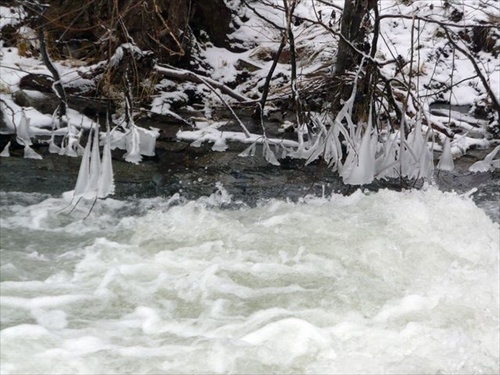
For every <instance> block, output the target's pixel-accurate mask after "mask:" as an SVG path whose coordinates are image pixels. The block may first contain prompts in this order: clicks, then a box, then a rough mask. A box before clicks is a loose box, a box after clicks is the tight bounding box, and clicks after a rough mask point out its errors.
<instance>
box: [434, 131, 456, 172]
mask: <svg viewBox="0 0 500 375" xmlns="http://www.w3.org/2000/svg"><path fill="white" fill-rule="evenodd" d="M436 168H437V169H440V170H442V171H452V170H453V169H454V168H455V163H454V162H453V155H452V153H451V144H450V139H449V138H448V137H446V139H445V141H444V144H443V153H442V154H441V158H440V159H439V163H438V165H437V167H436Z"/></svg>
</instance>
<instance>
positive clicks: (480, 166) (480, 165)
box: [469, 145, 500, 172]
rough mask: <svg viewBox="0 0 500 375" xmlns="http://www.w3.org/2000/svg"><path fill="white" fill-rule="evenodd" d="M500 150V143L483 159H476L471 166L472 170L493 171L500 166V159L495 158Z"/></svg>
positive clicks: (470, 169)
mask: <svg viewBox="0 0 500 375" xmlns="http://www.w3.org/2000/svg"><path fill="white" fill-rule="evenodd" d="M499 151H500V145H498V146H497V147H495V148H494V149H493V151H491V152H490V153H489V154H488V155H486V157H485V158H484V159H483V160H479V161H476V162H475V163H474V164H472V165H471V166H470V167H469V171H471V172H488V171H493V170H494V169H495V168H500V160H498V159H497V160H493V158H494V157H495V156H496V155H497V154H498V152H499Z"/></svg>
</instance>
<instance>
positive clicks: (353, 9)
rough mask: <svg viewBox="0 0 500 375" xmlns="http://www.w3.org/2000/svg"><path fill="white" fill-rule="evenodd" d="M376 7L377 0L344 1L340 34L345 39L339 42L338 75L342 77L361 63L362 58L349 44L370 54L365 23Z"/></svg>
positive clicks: (336, 67)
mask: <svg viewBox="0 0 500 375" xmlns="http://www.w3.org/2000/svg"><path fill="white" fill-rule="evenodd" d="M376 6H377V0H344V12H343V13H342V23H341V26H340V33H341V34H342V36H343V37H344V38H345V39H344V38H341V39H340V41H339V49H338V51H337V60H336V62H335V73H336V74H338V75H340V74H343V73H345V72H346V71H349V70H351V69H352V68H354V67H355V66H356V65H357V63H358V61H359V58H360V56H357V54H356V53H355V52H354V51H353V50H352V48H351V47H350V46H349V43H348V42H350V43H352V44H353V45H354V46H355V47H356V48H358V49H359V50H361V51H364V52H366V53H367V54H368V53H369V51H370V46H369V45H368V44H367V43H366V36H367V29H366V27H365V25H364V21H365V19H366V18H367V17H368V15H369V13H370V11H371V10H372V9H374V8H375V7H376Z"/></svg>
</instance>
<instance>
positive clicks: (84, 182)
mask: <svg viewBox="0 0 500 375" xmlns="http://www.w3.org/2000/svg"><path fill="white" fill-rule="evenodd" d="M91 144H92V137H91V136H90V134H89V138H88V140H87V145H86V146H85V150H84V151H83V156H82V161H81V163H80V170H79V171H78V177H77V179H76V184H75V191H74V193H73V198H80V197H83V195H84V194H85V191H86V189H87V186H88V185H89V176H90V146H91Z"/></svg>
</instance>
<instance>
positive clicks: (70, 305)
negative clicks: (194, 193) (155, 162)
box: [0, 185, 500, 374]
mask: <svg viewBox="0 0 500 375" xmlns="http://www.w3.org/2000/svg"><path fill="white" fill-rule="evenodd" d="M0 197H1V200H2V205H1V209H0V210H1V211H0V212H1V215H0V218H1V219H0V220H1V223H0V224H1V249H0V251H1V285H0V287H1V299H0V302H1V334H0V335H1V336H0V337H1V371H0V372H1V373H2V374H202V373H203V374H206V373H232V374H250V373H251V374H263V373H301V374H305V373H309V374H319V373H321V374H326V373H329V374H382V373H384V374H437V373H454V374H493V373H498V371H499V354H498V353H499V339H500V337H499V293H500V292H499V246H500V239H499V236H500V231H499V224H498V223H495V222H493V221H492V220H491V218H490V217H488V215H487V214H486V213H485V212H484V211H483V210H482V209H480V208H478V207H477V206H476V204H475V203H474V202H473V201H472V200H471V199H470V198H468V197H464V196H460V195H458V194H456V193H452V192H442V191H439V190H437V189H436V188H432V187H431V188H427V189H423V190H413V191H404V192H394V191H389V190H380V191H378V192H371V193H368V192H367V193H362V192H361V191H357V192H355V193H354V194H352V195H350V196H343V195H336V194H332V195H329V196H326V197H304V198H301V199H299V200H298V201H296V202H291V201H286V200H276V199H270V200H262V201H260V202H259V203H257V204H255V205H252V206H247V205H245V204H243V203H241V202H238V201H237V200H235V199H232V198H231V196H230V195H229V194H228V193H227V191H226V190H224V188H223V187H222V186H220V185H219V186H218V190H217V192H215V193H214V194H212V195H211V196H206V197H201V198H198V199H196V200H188V199H183V198H182V197H181V196H179V195H178V194H175V195H173V196H171V197H167V198H159V197H158V198H150V199H133V198H130V199H124V200H115V199H106V200H104V201H99V202H98V203H97V204H96V205H95V207H94V209H93V211H92V213H91V214H90V216H89V217H88V218H87V219H85V220H82V218H83V217H85V216H86V215H87V213H88V210H89V208H90V203H81V204H79V205H78V206H77V207H76V209H75V210H74V211H73V212H72V213H71V214H68V212H69V209H66V210H64V211H62V212H58V211H59V210H61V209H62V208H64V207H65V206H66V205H67V204H68V203H69V201H70V197H69V196H68V194H66V195H64V196H63V197H53V196H50V195H45V194H39V193H16V192H1V193H0Z"/></svg>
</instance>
